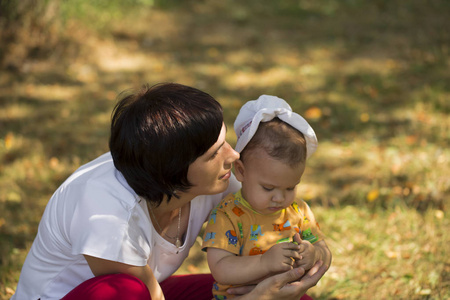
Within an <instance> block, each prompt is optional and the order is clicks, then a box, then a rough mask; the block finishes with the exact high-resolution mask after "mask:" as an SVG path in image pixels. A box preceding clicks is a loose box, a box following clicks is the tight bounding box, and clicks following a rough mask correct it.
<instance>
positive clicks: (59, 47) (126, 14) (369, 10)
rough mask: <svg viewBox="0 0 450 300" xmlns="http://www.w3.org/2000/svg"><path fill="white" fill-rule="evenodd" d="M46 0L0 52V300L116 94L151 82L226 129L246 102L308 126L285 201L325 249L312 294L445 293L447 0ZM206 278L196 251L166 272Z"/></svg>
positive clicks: (95, 140) (99, 138) (101, 139)
mask: <svg viewBox="0 0 450 300" xmlns="http://www.w3.org/2000/svg"><path fill="white" fill-rule="evenodd" d="M23 3H25V4H26V3H32V2H27V1H24V2H23ZM43 3H47V4H48V5H50V4H52V3H53V4H58V5H57V6H56V7H58V9H56V10H50V12H48V14H49V15H48V16H49V18H48V19H47V23H46V22H45V20H44V18H43V17H42V15H44V14H43V13H42V11H44V12H45V11H46V8H45V7H42V8H40V10H38V11H39V12H41V13H40V14H39V15H38V17H36V16H33V15H32V14H31V15H29V14H23V16H26V17H27V19H28V20H34V21H30V22H22V23H20V22H19V23H20V24H19V25H17V26H18V27H14V28H16V29H17V30H15V31H14V32H15V33H16V34H17V36H16V40H15V42H14V43H10V44H8V43H5V44H4V45H6V46H4V47H3V48H2V49H1V50H0V59H3V60H2V69H0V245H1V246H0V299H8V298H9V296H10V293H11V291H12V290H14V289H15V286H16V284H17V280H18V278H19V274H20V268H21V265H22V263H23V261H24V259H25V256H26V253H27V251H28V249H29V247H30V245H31V243H32V241H33V239H34V236H35V234H36V230H37V225H38V223H39V220H40V217H41V214H42V212H43V209H44V207H45V204H46V203H47V201H48V199H49V198H50V196H51V194H52V193H53V191H54V190H55V189H56V188H57V187H58V185H59V184H60V183H61V182H62V181H63V180H64V179H65V178H66V177H67V176H68V175H69V174H71V172H73V171H74V170H75V169H76V168H77V167H78V166H80V165H81V164H83V163H85V162H87V161H89V160H91V159H93V158H95V157H96V156H98V155H99V154H101V153H103V152H104V151H107V140H108V135H109V133H108V128H109V118H110V113H111V110H112V108H113V107H114V104H115V100H116V96H117V94H118V93H120V92H121V91H122V90H124V89H128V88H136V87H139V86H141V85H142V84H143V83H147V82H148V83H150V84H152V83H157V82H162V81H175V82H180V83H183V84H188V85H192V86H195V87H198V88H200V89H203V90H205V91H207V92H209V93H210V94H211V95H213V96H214V97H215V98H216V99H218V100H219V101H220V102H221V103H222V105H223V107H224V109H225V121H226V123H227V125H228V128H230V129H231V128H232V125H233V122H234V118H235V116H236V114H237V112H238V110H239V108H240V106H241V105H242V104H243V103H244V102H245V101H247V100H252V99H256V98H257V97H258V96H259V95H261V94H272V95H277V96H279V97H282V98H284V99H286V100H287V101H288V102H289V103H290V104H291V106H292V107H293V108H294V110H295V111H297V112H298V113H300V114H302V115H303V116H305V117H306V118H307V119H308V120H309V121H310V123H311V125H312V126H313V127H314V129H315V131H316V133H317V135H318V138H319V149H318V151H317V152H316V153H315V154H314V156H313V157H312V158H311V160H310V161H309V163H308V167H307V171H306V173H305V175H304V178H303V180H302V186H301V190H300V195H301V196H302V197H303V198H305V199H306V200H307V201H309V203H310V204H311V206H312V207H313V210H314V211H315V212H316V214H317V216H318V218H319V220H320V222H321V226H322V228H323V230H324V232H325V233H326V234H327V235H328V243H329V245H330V248H331V249H332V251H333V255H334V260H333V265H332V267H331V269H330V271H329V272H328V273H327V274H326V276H325V277H324V278H323V279H322V281H321V283H320V284H319V286H317V287H315V288H314V289H313V290H312V291H311V294H312V295H313V296H314V297H315V298H318V299H344V298H346V299H371V298H381V299H448V298H449V297H450V287H449V282H450V281H449V280H450V276H449V274H450V259H449V258H448V254H447V252H446V248H447V245H448V244H449V235H448V231H449V229H450V226H449V221H450V218H449V211H448V198H449V194H450V193H449V190H450V177H449V176H448V172H449V169H450V168H449V167H450V152H449V150H448V149H449V146H450V118H449V113H450V97H449V87H450V85H449V84H448V82H450V78H449V77H450V72H448V70H449V45H450V39H449V35H448V33H447V31H446V28H448V27H449V25H450V24H449V23H450V22H449V21H448V15H449V12H450V5H449V4H448V2H447V1H443V0H431V1H427V2H426V5H424V3H423V2H422V1H418V0H413V1H409V2H407V3H406V2H405V3H404V2H395V1H384V0H377V1H371V2H366V1H359V0H352V1H333V0H327V1H309V0H298V1H293V0H289V1H282V2H280V3H278V2H276V1H275V2H274V1H261V0H260V1H246V2H239V1H228V2H223V1H222V2H220V1H219V2H218V1H212V0H207V1H186V2H183V3H181V2H176V1H169V2H166V1H157V2H155V3H152V2H147V1H145V2H143V1H137V0H133V1H125V2H121V1H112V2H110V5H105V3H106V2H102V1H83V0H77V1H72V2H70V3H69V2H67V1H63V2H60V1H57V0H53V1H50V0H49V1H47V2H43ZM47 9H48V7H47ZM36 20H39V22H36ZM49 20H51V21H49ZM2 22H3V23H2ZM9 22H12V21H11V20H10V21H9ZM0 23H2V24H4V17H3V19H2V17H0ZM8 24H11V23H8ZM12 24H14V22H13V23H12ZM55 24H56V25H57V26H56V25H55ZM1 28H3V29H2V31H1V32H0V33H2V34H1V35H0V37H1V38H2V39H5V38H6V37H10V35H8V34H11V32H8V30H7V29H5V28H8V27H5V26H3V27H1ZM10 28H13V27H10ZM44 29H45V30H44ZM33 30H34V31H33ZM5 32H6V33H8V34H6V33H5ZM38 32H40V34H37V33H38ZM19 33H20V34H19ZM31 33H34V34H33V35H32V34H31ZM12 54H14V55H12ZM227 138H228V140H229V141H230V143H232V144H234V143H235V137H234V134H233V131H232V130H229V131H228V135H227ZM204 271H207V266H206V263H205V260H204V254H203V253H201V252H200V251H198V245H197V248H194V249H193V251H191V257H190V258H189V259H188V260H187V261H186V263H185V265H184V266H183V268H182V269H181V270H180V272H204Z"/></svg>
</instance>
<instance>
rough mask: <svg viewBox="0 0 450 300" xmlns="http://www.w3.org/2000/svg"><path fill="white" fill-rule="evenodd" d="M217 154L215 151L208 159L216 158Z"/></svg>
mask: <svg viewBox="0 0 450 300" xmlns="http://www.w3.org/2000/svg"><path fill="white" fill-rule="evenodd" d="M217 154H219V152H216V153H214V154H213V155H212V156H211V158H210V159H214V158H216V156H217Z"/></svg>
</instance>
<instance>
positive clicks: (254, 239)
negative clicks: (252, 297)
mask: <svg viewBox="0 0 450 300" xmlns="http://www.w3.org/2000/svg"><path fill="white" fill-rule="evenodd" d="M296 232H298V233H300V236H301V238H302V239H303V240H307V241H309V242H311V243H312V244H314V243H316V242H318V241H320V240H322V239H323V234H322V233H321V231H320V227H319V224H318V223H317V222H316V220H315V218H314V214H313V213H312V211H311V209H310V208H309V206H308V204H306V202H305V201H303V200H299V201H297V202H294V203H292V205H290V206H289V207H287V208H285V209H283V210H281V211H278V212H276V213H274V214H271V215H262V214H260V213H258V212H256V211H254V210H253V209H252V207H251V206H250V204H249V203H248V202H247V201H246V200H245V199H244V198H243V197H242V194H241V191H238V192H237V193H236V194H229V195H228V196H227V197H226V198H225V199H223V200H222V202H220V203H219V204H218V205H217V206H216V208H214V209H213V210H212V211H211V215H210V218H209V221H208V224H207V226H206V230H205V233H204V236H203V246H202V248H203V250H206V248H209V247H212V248H220V249H224V250H226V251H228V252H231V253H233V254H236V255H239V256H249V255H258V254H263V253H264V252H266V251H267V250H269V249H270V247H272V246H273V245H275V244H278V243H283V242H291V241H292V237H293V236H294V234H295V233H296ZM229 287H230V286H229V285H226V286H225V285H221V284H218V283H215V284H214V286H213V294H214V297H215V299H229V298H232V295H229V294H227V293H226V289H228V288H229Z"/></svg>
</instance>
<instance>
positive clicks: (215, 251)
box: [207, 243, 300, 285]
mask: <svg viewBox="0 0 450 300" xmlns="http://www.w3.org/2000/svg"><path fill="white" fill-rule="evenodd" d="M299 249H300V246H299V245H296V244H294V243H280V244H276V245H274V246H272V247H271V248H270V249H269V250H268V251H266V252H265V253H264V254H261V255H253V256H237V255H235V254H233V253H231V252H228V251H226V250H223V249H219V248H208V251H207V259H208V264H209V268H210V269H211V273H212V275H213V276H214V278H215V279H216V280H217V281H218V282H219V283H221V284H230V285H234V284H249V283H255V282H259V281H260V280H262V279H263V278H265V277H267V276H269V275H271V274H275V273H279V272H283V271H288V270H290V269H292V266H293V260H292V259H291V257H292V258H293V259H294V260H297V259H299V258H300V254H299Z"/></svg>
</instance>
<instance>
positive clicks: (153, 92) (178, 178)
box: [109, 83, 223, 205]
mask: <svg viewBox="0 0 450 300" xmlns="http://www.w3.org/2000/svg"><path fill="white" fill-rule="evenodd" d="M222 124H223V111H222V107H221V105H220V104H219V102H217V101H216V100H215V99H214V98H213V97H212V96H210V95H209V94H207V93H205V92H202V91H200V90H198V89H195V88H192V87H189V86H184V85H181V84H176V83H162V84H157V85H155V86H152V87H149V86H144V87H143V89H142V90H140V91H138V92H137V93H132V94H128V95H125V96H124V97H123V98H122V99H121V100H120V101H119V102H118V103H117V105H116V107H115V108H114V110H113V113H112V122H111V137H110V140H109V148H110V151H111V155H112V157H113V161H114V165H115V167H116V168H117V169H118V170H119V171H120V172H121V173H122V174H123V176H124V177H125V179H126V181H127V182H128V184H129V185H130V186H131V188H133V190H134V191H135V192H136V193H137V194H138V195H139V196H141V197H143V198H144V199H146V200H147V201H150V202H152V203H154V204H156V205H159V204H160V203H161V202H162V201H163V199H164V196H167V199H168V201H170V199H171V198H172V196H175V197H176V194H175V192H176V191H186V190H188V189H189V188H190V187H191V186H192V185H191V183H190V182H189V181H188V179H187V173H188V168H189V165H190V164H191V163H192V162H194V161H195V160H196V159H197V158H198V157H199V156H201V155H203V154H204V153H205V152H206V151H207V150H208V149H209V148H211V146H212V145H214V144H215V142H216V141H217V139H218V137H219V134H220V131H221V129H222Z"/></svg>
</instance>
